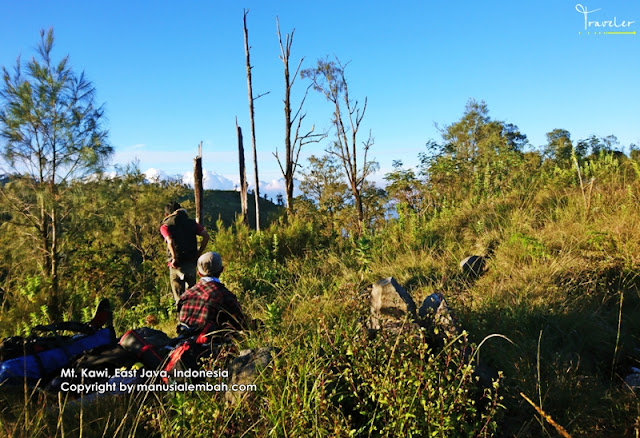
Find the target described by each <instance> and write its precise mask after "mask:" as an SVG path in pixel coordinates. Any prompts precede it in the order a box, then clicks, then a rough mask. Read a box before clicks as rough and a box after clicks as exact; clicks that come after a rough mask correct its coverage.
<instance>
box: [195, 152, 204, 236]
mask: <svg viewBox="0 0 640 438" xmlns="http://www.w3.org/2000/svg"><path fill="white" fill-rule="evenodd" d="M193 191H194V194H195V198H196V222H198V223H199V224H202V193H203V186H202V142H200V145H198V156H197V157H195V158H194V159H193Z"/></svg>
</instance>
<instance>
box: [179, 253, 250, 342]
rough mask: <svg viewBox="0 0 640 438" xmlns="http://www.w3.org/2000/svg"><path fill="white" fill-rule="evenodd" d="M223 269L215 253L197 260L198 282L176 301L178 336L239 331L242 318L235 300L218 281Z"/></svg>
mask: <svg viewBox="0 0 640 438" xmlns="http://www.w3.org/2000/svg"><path fill="white" fill-rule="evenodd" d="M223 270H224V267H223V266H222V258H221V257H220V254H218V253H216V252H207V253H204V254H202V255H201V256H200V257H199V258H198V274H199V275H200V277H201V278H200V281H198V282H197V283H196V284H195V285H194V286H192V287H190V288H189V289H187V290H186V291H185V292H184V293H183V294H182V296H180V300H179V301H178V315H179V320H180V324H179V325H178V334H185V333H192V334H198V333H200V332H202V331H203V330H205V329H206V331H207V332H208V333H209V332H213V331H216V330H234V331H236V330H242V329H243V327H244V324H245V318H244V315H243V313H242V310H241V309H240V305H239V304H238V300H237V299H236V296H235V295H234V294H233V293H231V292H230V291H229V290H228V289H227V288H226V287H225V286H224V285H223V284H222V283H220V280H219V278H218V277H219V276H220V274H222V271H223Z"/></svg>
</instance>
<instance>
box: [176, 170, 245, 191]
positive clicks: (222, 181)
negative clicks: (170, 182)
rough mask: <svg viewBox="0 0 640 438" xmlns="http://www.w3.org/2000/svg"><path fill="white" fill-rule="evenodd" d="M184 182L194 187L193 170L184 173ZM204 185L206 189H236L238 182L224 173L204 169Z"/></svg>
mask: <svg viewBox="0 0 640 438" xmlns="http://www.w3.org/2000/svg"><path fill="white" fill-rule="evenodd" d="M182 182H183V183H184V184H187V185H190V186H191V187H193V172H187V173H185V174H184V175H182ZM202 186H203V187H204V189H205V190H234V189H235V187H236V184H234V182H233V181H231V180H230V179H229V178H227V177H225V176H223V175H220V174H217V173H215V172H211V171H209V170H205V169H203V170H202Z"/></svg>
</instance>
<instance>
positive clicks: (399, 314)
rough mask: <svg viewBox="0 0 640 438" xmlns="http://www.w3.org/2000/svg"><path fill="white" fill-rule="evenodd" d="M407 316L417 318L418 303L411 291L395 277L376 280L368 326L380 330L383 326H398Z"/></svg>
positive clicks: (372, 292)
mask: <svg viewBox="0 0 640 438" xmlns="http://www.w3.org/2000/svg"><path fill="white" fill-rule="evenodd" d="M407 317H409V318H410V319H411V320H415V319H416V304H415V302H414V301H413V298H411V295H409V292H407V290H406V289H405V288H403V287H402V286H400V285H399V284H398V282H397V281H396V280H395V279H394V278H393V277H388V278H384V279H382V280H380V281H378V282H376V283H375V284H374V285H373V289H372V290H371V316H370V317H369V320H368V321H367V324H366V325H367V328H368V329H369V330H380V329H381V328H382V327H383V326H389V325H393V326H396V325H398V324H399V323H402V322H403V321H404V320H405V319H406V318H407Z"/></svg>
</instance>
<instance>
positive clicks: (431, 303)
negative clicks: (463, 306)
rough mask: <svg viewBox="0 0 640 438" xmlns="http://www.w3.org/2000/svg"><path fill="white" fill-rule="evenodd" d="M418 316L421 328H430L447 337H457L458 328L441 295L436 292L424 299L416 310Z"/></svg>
mask: <svg viewBox="0 0 640 438" xmlns="http://www.w3.org/2000/svg"><path fill="white" fill-rule="evenodd" d="M418 316H419V317H420V319H421V322H422V324H423V326H427V327H428V326H432V327H434V328H436V329H437V330H438V332H439V333H444V334H445V335H446V336H447V337H452V336H457V335H458V327H457V326H456V323H455V320H454V318H453V316H452V315H451V310H449V306H448V305H447V302H446V301H445V299H444V296H443V295H442V294H441V293H438V292H436V293H433V294H431V295H429V296H428V297H427V298H425V299H424V301H423V302H422V305H421V306H420V310H418Z"/></svg>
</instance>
